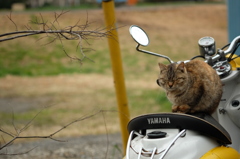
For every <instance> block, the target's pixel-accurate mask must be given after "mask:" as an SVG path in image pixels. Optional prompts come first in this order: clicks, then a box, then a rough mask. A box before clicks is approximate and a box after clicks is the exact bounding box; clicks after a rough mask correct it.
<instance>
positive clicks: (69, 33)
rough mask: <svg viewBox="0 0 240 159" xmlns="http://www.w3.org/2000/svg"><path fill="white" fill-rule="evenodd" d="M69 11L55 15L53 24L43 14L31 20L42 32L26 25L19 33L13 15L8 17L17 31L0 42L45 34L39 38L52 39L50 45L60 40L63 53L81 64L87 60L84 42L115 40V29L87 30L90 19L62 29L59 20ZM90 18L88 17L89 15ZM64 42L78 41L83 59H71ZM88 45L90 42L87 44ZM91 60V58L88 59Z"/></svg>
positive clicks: (8, 34) (0, 35)
mask: <svg viewBox="0 0 240 159" xmlns="http://www.w3.org/2000/svg"><path fill="white" fill-rule="evenodd" d="M67 12H69V11H61V13H60V14H57V13H55V14H54V20H53V21H52V22H48V21H47V20H45V19H44V17H43V16H42V14H41V13H40V14H39V18H38V17H35V19H34V20H31V21H30V23H31V24H33V25H37V26H39V27H40V30H34V29H32V27H31V26H29V25H25V28H26V29H27V30H21V31H19V30H18V28H17V25H16V23H14V21H13V19H12V15H11V13H10V15H9V16H8V19H9V20H10V21H12V22H13V24H14V25H15V27H16V31H14V32H9V33H4V34H0V38H1V39H0V42H4V41H8V40H13V39H18V38H23V37H27V36H32V35H39V34H40V35H43V34H45V36H44V37H41V38H39V40H41V39H43V38H52V40H51V41H50V42H49V43H47V44H50V43H52V42H54V41H56V40H59V41H60V42H61V44H62V48H63V52H64V53H65V54H66V55H67V57H69V58H70V59H71V60H77V61H79V62H80V63H81V62H82V60H83V59H85V58H87V56H86V54H85V53H84V50H83V46H82V42H83V40H84V41H86V42H87V41H88V40H89V39H92V38H94V39H96V38H102V37H106V38H114V37H113V36H112V35H111V32H110V31H111V30H113V29H115V28H113V27H111V26H110V27H108V29H106V28H97V29H95V30H87V28H88V27H89V26H90V24H91V23H89V21H88V18H87V20H86V21H85V23H84V24H82V25H81V24H79V23H80V20H78V21H77V22H76V23H75V24H74V25H72V26H66V27H64V28H63V29H61V28H60V26H59V25H60V24H59V19H60V17H61V16H63V15H64V14H66V13H67ZM87 16H88V15H87ZM62 40H77V41H78V47H79V49H78V51H80V53H81V58H79V57H76V56H75V57H71V56H70V55H69V54H68V53H67V51H66V50H65V49H64V46H63V42H62ZM87 44H88V42H87ZM87 59H89V58H87ZM91 61H92V60H91Z"/></svg>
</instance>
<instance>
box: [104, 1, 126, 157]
mask: <svg viewBox="0 0 240 159" xmlns="http://www.w3.org/2000/svg"><path fill="white" fill-rule="evenodd" d="M102 7H103V11H104V17H105V23H106V29H107V30H109V29H112V28H116V26H115V25H116V24H115V23H116V18H115V10H114V1H113V0H107V1H106V0H105V1H103V2H102ZM111 35H112V38H108V45H109V50H110V56H111V62H112V71H113V77H114V85H115V91H116V97H117V102H118V111H119V119H120V126H121V134H122V144H123V151H124V154H125V150H126V146H127V140H128V132H127V124H128V122H129V116H130V114H129V108H128V100H127V95H126V87H125V82H124V74H123V67H122V58H121V53H120V46H119V40H118V34H117V30H116V29H113V30H111Z"/></svg>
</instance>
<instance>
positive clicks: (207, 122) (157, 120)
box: [128, 113, 232, 145]
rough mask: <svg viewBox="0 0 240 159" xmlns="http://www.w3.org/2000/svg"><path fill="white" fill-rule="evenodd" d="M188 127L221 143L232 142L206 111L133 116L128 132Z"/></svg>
mask: <svg viewBox="0 0 240 159" xmlns="http://www.w3.org/2000/svg"><path fill="white" fill-rule="evenodd" d="M161 128H173V129H179V130H183V129H187V130H193V131H197V132H199V133H202V134H204V135H207V136H210V137H213V138H215V139H216V140H217V141H219V142H220V143H221V144H223V145H226V144H231V143H232V141H231V137H230V135H229V134H228V132H227V131H226V130H225V129H224V128H223V127H222V126H221V125H220V124H219V123H218V122H217V121H216V120H215V119H214V118H213V117H212V116H211V115H208V114H204V113H197V114H191V115H189V114H182V113H158V114H146V115H141V116H138V117H135V118H133V119H132V120H131V121H130V122H129V123H128V132H129V133H130V132H131V131H133V130H134V131H137V132H140V131H141V132H144V131H146V130H148V129H161Z"/></svg>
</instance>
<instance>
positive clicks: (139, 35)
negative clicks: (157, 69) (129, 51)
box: [129, 25, 149, 46]
mask: <svg viewBox="0 0 240 159" xmlns="http://www.w3.org/2000/svg"><path fill="white" fill-rule="evenodd" d="M129 31H130V34H131V35H132V37H133V39H134V40H135V41H136V42H137V43H138V44H140V45H142V46H147V45H148V44H149V39H148V36H147V34H146V33H145V31H144V30H142V29H141V28H140V27H139V26H136V25H132V26H130V28H129Z"/></svg>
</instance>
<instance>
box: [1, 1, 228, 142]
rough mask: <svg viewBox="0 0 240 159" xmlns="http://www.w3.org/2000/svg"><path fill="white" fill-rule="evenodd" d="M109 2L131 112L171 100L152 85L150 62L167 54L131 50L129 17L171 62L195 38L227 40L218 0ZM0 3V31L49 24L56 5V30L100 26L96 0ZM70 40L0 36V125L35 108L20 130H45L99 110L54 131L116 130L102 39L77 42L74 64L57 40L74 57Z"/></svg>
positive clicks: (190, 49) (189, 49)
mask: <svg viewBox="0 0 240 159" xmlns="http://www.w3.org/2000/svg"><path fill="white" fill-rule="evenodd" d="M115 5H116V10H115V11H116V24H117V31H118V34H119V41H118V42H119V44H120V48H121V54H122V59H123V67H124V75H125V82H126V88H127V96H128V100H129V109H130V114H131V118H133V117H135V116H137V115H141V114H146V113H158V112H169V111H170V107H171V104H170V103H169V102H168V100H167V99H166V95H165V92H164V91H163V90H162V89H161V88H160V87H159V86H158V85H157V84H156V79H157V78H158V74H159V69H158V63H159V62H163V63H167V61H166V60H164V59H161V58H157V57H154V56H150V55H146V54H142V53H139V52H137V51H136V50H135V46H136V43H135V41H134V40H133V39H132V38H131V36H130V34H129V31H128V29H129V27H130V26H131V25H133V24H134V25H138V26H140V27H141V28H143V29H144V30H145V31H146V32H147V34H148V36H149V38H150V44H149V46H147V47H146V48H143V49H145V50H149V51H153V52H157V53H160V54H163V55H167V56H169V57H170V58H171V59H172V60H174V61H180V60H187V59H190V58H191V57H193V56H195V55H198V54H199V51H198V40H199V39H200V38H201V37H204V36H211V37H213V38H214V39H215V41H216V47H217V48H221V47H223V46H224V45H226V44H227V43H228V32H227V4H226V2H225V0H188V1H180V0H171V1H170V0H116V1H115ZM0 9H1V10H0V28H1V29H0V34H4V33H8V32H14V31H21V30H28V29H34V30H41V29H43V28H42V26H41V25H36V24H34V23H32V22H33V21H34V20H36V19H40V20H42V21H44V22H49V24H51V23H53V22H54V20H55V18H56V14H57V15H59V14H61V13H62V11H68V12H67V13H65V14H63V15H61V16H60V17H59V19H58V22H57V23H54V24H55V27H56V29H64V28H66V27H69V26H73V25H75V24H81V25H84V24H86V22H88V23H89V26H88V28H87V30H96V29H100V30H101V29H102V30H104V28H105V25H104V15H103V11H102V8H101V1H99V0H8V1H5V0H0ZM9 17H11V18H9ZM78 46H79V45H78V41H67V40H63V41H55V42H51V39H49V37H48V35H34V36H28V37H24V38H19V39H14V40H9V41H5V42H1V43H0V126H1V127H2V128H5V129H7V130H9V131H12V132H14V131H15V130H14V129H15V128H14V127H13V123H14V124H15V125H16V127H17V128H21V127H23V126H24V125H26V123H28V122H29V121H30V120H31V119H32V118H34V117H35V115H36V114H37V113H38V112H39V111H41V110H42V111H41V113H40V114H39V115H38V116H37V117H36V118H35V119H34V121H33V123H32V124H31V127H29V128H28V129H27V130H26V131H24V135H25V136H26V135H47V134H51V133H52V132H54V131H56V130H57V129H59V128H61V127H62V126H63V125H65V124H67V123H69V122H71V121H73V120H75V119H78V118H81V117H83V116H87V115H91V114H94V113H96V112H98V111H99V110H106V111H105V112H104V113H100V114H97V115H95V116H94V117H91V118H89V119H87V120H84V121H81V122H78V123H75V124H73V125H72V126H70V127H68V128H67V129H64V130H63V131H61V132H60V133H58V134H57V137H60V138H61V137H74V136H83V135H89V134H92V135H96V134H97V135H99V134H106V133H108V134H114V133H119V132H120V128H119V119H118V110H117V104H116V97H115V90H114V85H113V78H112V70H111V61H110V57H109V50H108V44H107V38H104V37H103V38H89V39H87V40H86V41H84V42H83V44H82V46H83V47H84V49H85V54H86V56H87V58H85V59H84V60H83V61H82V62H81V63H79V62H78V61H75V60H71V59H70V58H69V57H67V56H66V54H65V52H64V51H63V47H64V49H65V50H66V52H67V53H68V54H69V55H71V56H72V57H80V58H81V54H80V52H79V47H78ZM13 114H14V115H13ZM13 116H14V117H13ZM13 121H14V122H13ZM106 128H107V129H106ZM5 138H6V140H7V139H8V137H5Z"/></svg>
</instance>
